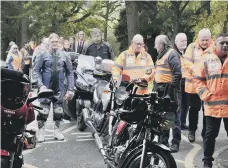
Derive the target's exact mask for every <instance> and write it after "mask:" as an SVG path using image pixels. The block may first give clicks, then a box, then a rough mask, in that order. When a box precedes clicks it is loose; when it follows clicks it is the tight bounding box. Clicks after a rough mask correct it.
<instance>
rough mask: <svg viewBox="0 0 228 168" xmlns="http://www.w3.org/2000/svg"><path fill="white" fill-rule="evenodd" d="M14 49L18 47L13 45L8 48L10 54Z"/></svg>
mask: <svg viewBox="0 0 228 168" xmlns="http://www.w3.org/2000/svg"><path fill="white" fill-rule="evenodd" d="M15 47H17V48H18V46H17V45H16V44H13V45H12V46H11V47H10V52H12V51H13V48H15Z"/></svg>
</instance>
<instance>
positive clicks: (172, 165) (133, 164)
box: [122, 148, 177, 168]
mask: <svg viewBox="0 0 228 168" xmlns="http://www.w3.org/2000/svg"><path fill="white" fill-rule="evenodd" d="M148 152H152V150H149V151H148ZM153 153H156V154H158V155H160V157H161V158H163V160H164V161H165V164H166V166H167V167H166V168H177V165H176V162H175V160H174V158H173V156H172V155H171V153H170V152H168V151H164V150H157V149H155V150H153ZM140 155H142V148H141V149H139V150H137V151H135V154H133V155H132V156H131V157H130V158H129V159H128V160H127V161H126V163H125V164H124V165H123V166H122V168H138V167H139V165H140V161H141V157H139V156H140Z"/></svg>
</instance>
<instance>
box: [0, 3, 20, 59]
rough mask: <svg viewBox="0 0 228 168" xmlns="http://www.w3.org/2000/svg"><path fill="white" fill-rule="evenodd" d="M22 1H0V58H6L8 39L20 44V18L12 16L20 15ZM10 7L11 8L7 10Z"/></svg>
mask: <svg viewBox="0 0 228 168" xmlns="http://www.w3.org/2000/svg"><path fill="white" fill-rule="evenodd" d="M21 3H22V2H17V1H14V2H7V1H2V2H1V15H2V18H1V31H2V33H1V59H2V60H5V59H6V53H5V51H6V49H7V48H8V44H9V42H10V41H14V42H16V44H20V28H21V24H20V22H21V20H20V18H12V16H17V15H20V12H21V10H20V8H21ZM9 9H11V10H9Z"/></svg>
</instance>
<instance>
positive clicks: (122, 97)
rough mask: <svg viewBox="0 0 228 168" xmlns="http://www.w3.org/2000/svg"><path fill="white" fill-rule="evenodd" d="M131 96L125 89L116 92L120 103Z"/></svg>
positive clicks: (121, 88) (120, 88)
mask: <svg viewBox="0 0 228 168" xmlns="http://www.w3.org/2000/svg"><path fill="white" fill-rule="evenodd" d="M128 96H129V93H128V92H127V91H126V88H125V87H122V86H121V87H119V88H118V89H117V90H116V99H118V100H119V101H124V100H125V99H126V98H127V97H128Z"/></svg>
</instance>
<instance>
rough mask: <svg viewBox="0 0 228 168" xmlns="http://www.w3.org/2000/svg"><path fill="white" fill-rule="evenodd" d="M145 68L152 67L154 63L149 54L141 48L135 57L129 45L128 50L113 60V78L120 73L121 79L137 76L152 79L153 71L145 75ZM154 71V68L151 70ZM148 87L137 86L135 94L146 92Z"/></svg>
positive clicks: (130, 78)
mask: <svg viewBox="0 0 228 168" xmlns="http://www.w3.org/2000/svg"><path fill="white" fill-rule="evenodd" d="M146 68H152V69H154V63H153V61H152V58H151V56H150V55H149V54H148V53H147V52H146V51H145V50H144V49H142V50H141V52H140V53H139V54H138V56H137V57H136V55H135V53H134V52H133V50H132V47H129V49H128V50H126V51H124V52H122V53H121V54H120V55H119V57H118V58H117V59H116V61H115V66H113V68H112V74H113V78H114V80H117V79H118V77H119V76H120V75H122V81H130V80H133V79H137V78H145V79H146V80H147V81H150V80H152V76H153V72H152V74H151V75H146V74H145V70H146ZM152 71H154V70H152ZM147 93H148V88H141V87H139V88H138V90H137V92H136V94H147Z"/></svg>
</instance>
